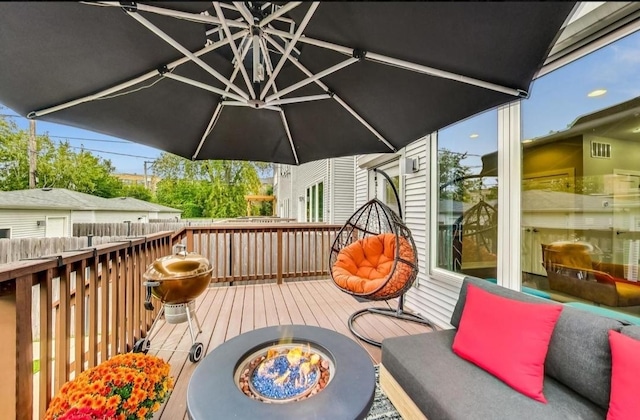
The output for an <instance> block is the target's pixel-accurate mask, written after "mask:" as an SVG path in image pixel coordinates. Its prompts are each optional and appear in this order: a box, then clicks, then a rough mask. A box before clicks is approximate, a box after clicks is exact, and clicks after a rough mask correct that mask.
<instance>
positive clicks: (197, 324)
mask: <svg viewBox="0 0 640 420" xmlns="http://www.w3.org/2000/svg"><path fill="white" fill-rule="evenodd" d="M192 317H193V318H192ZM192 319H193V320H194V321H195V322H196V327H198V333H201V332H202V328H200V323H199V322H198V317H197V316H196V312H195V311H194V312H193V314H192V313H191V308H189V305H187V321H189V333H190V334H191V344H193V343H195V342H196V336H197V334H195V333H194V332H193V324H192Z"/></svg>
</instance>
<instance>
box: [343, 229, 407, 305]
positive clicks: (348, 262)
mask: <svg viewBox="0 0 640 420" xmlns="http://www.w3.org/2000/svg"><path fill="white" fill-rule="evenodd" d="M395 256H396V236H395V235H394V234H392V233H383V234H381V235H377V236H368V237H366V238H364V239H361V240H359V241H356V242H354V243H352V244H351V245H349V246H347V247H345V248H343V249H342V250H341V251H340V252H339V253H338V257H337V260H336V262H335V264H334V265H333V267H332V273H333V279H334V281H335V282H336V284H337V285H338V286H339V287H341V288H342V289H345V290H349V291H351V292H353V293H356V294H368V293H372V292H374V291H376V290H378V289H379V288H380V287H382V286H383V285H384V284H385V282H386V280H387V277H388V276H389V274H390V273H391V270H392V269H393V263H394V259H395ZM399 256H400V258H402V259H404V260H407V261H409V262H411V263H414V261H415V260H414V259H415V252H414V251H413V248H412V247H411V244H410V243H409V241H407V240H406V239H405V238H402V237H401V238H400V252H399ZM399 268H401V270H398V269H399ZM396 271H397V273H394V275H393V277H392V279H393V280H394V281H396V282H397V283H402V282H405V281H406V280H407V277H408V275H410V274H411V271H412V269H411V267H409V266H408V265H406V264H398V267H397V268H396ZM400 286H401V285H400ZM400 288H401V287H400Z"/></svg>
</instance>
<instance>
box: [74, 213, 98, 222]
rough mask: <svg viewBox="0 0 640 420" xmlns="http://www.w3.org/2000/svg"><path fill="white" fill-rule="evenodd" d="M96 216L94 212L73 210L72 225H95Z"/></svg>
mask: <svg viewBox="0 0 640 420" xmlns="http://www.w3.org/2000/svg"><path fill="white" fill-rule="evenodd" d="M95 221H96V214H95V212H94V211H93V210H72V211H71V224H74V223H94V222H95Z"/></svg>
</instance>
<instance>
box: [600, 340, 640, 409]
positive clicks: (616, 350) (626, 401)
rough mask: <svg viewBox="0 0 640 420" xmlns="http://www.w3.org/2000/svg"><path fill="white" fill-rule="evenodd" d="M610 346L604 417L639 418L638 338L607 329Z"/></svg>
mask: <svg viewBox="0 0 640 420" xmlns="http://www.w3.org/2000/svg"><path fill="white" fill-rule="evenodd" d="M609 345H610V346H611V398H610V399H609V411H608V412H607V420H635V419H637V418H639V417H640V398H639V397H638V390H639V389H640V341H638V340H634V339H633V338H631V337H628V336H626V335H624V334H621V333H619V332H617V331H613V330H610V331H609Z"/></svg>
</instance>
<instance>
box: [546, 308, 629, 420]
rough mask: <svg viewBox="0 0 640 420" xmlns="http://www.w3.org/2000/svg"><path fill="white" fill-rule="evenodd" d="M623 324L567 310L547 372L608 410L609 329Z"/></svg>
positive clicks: (555, 334) (556, 331)
mask: <svg viewBox="0 0 640 420" xmlns="http://www.w3.org/2000/svg"><path fill="white" fill-rule="evenodd" d="M622 326H623V325H622V323H621V322H619V321H617V320H614V319H612V318H606V317H602V316H598V315H595V314H591V313H588V312H585V311H581V310H578V309H574V308H570V307H565V308H564V310H563V311H562V314H561V315H560V318H559V319H558V322H557V324H556V328H555V329H554V331H553V335H552V336H551V343H550V344H549V352H548V353H547V359H546V361H545V364H544V368H545V370H544V372H545V374H546V375H549V376H551V377H553V378H555V379H557V380H559V381H560V382H562V383H564V384H565V385H567V386H568V387H570V388H571V389H573V390H574V391H576V392H578V393H579V394H581V395H583V396H585V397H587V398H589V399H590V400H591V401H593V402H595V403H596V404H598V405H599V406H600V407H602V408H605V409H606V408H608V407H609V395H610V393H611V347H610V346H609V330H616V331H620V330H621V329H622Z"/></svg>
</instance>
